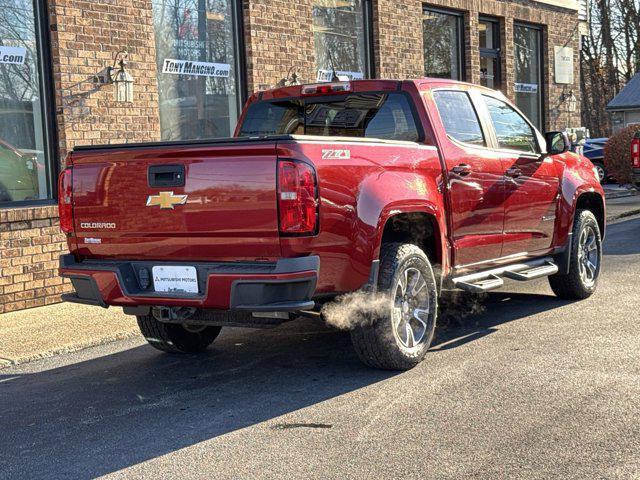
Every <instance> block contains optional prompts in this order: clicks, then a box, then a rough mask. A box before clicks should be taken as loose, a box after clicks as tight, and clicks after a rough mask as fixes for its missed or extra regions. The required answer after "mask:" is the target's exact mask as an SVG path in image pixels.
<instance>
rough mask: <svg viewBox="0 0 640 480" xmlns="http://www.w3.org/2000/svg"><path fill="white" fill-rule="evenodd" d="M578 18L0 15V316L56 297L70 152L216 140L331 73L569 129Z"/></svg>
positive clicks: (554, 6)
mask: <svg viewBox="0 0 640 480" xmlns="http://www.w3.org/2000/svg"><path fill="white" fill-rule="evenodd" d="M578 11H579V2H578V1H576V0H555V1H554V0H538V1H525V0H427V1H425V2H422V1H420V0H394V1H391V0H299V1H296V2H292V1H289V0H244V1H239V0H129V1H126V0H94V1H87V0H50V1H48V2H44V1H42V0H12V1H6V2H3V10H2V11H1V12H0V38H1V40H2V41H1V42H0V313H3V312H9V311H13V310H18V309H23V308H29V307H33V306H39V305H44V304H49V303H54V302H57V301H58V300H59V296H60V294H61V293H63V292H65V291H66V290H67V289H68V285H66V284H64V283H63V281H62V279H60V278H59V277H58V276H57V275H56V268H57V257H58V255H59V254H60V252H61V251H63V250H64V249H65V248H66V244H65V242H64V238H63V237H62V235H60V233H59V230H58V226H57V224H58V220H57V208H56V207H55V197H56V191H55V190H56V187H55V184H56V180H55V179H56V177H57V174H58V172H59V170H60V165H61V163H62V162H63V159H64V156H65V153H66V152H67V151H69V150H70V149H72V148H73V147H74V146H75V145H83V144H103V143H115V142H133V141H135V142H140V141H144V142H156V141H162V140H189V139H199V138H214V137H224V136H229V135H230V133H231V132H232V131H233V127H234V125H235V122H236V120H237V116H238V112H239V110H240V108H241V105H242V102H243V100H244V99H246V97H247V93H248V92H251V91H254V90H258V89H264V88H268V87H271V86H274V85H276V84H277V83H278V82H280V81H281V80H282V79H283V78H288V77H290V76H291V74H293V73H295V74H296V75H297V78H298V79H299V81H301V82H303V83H307V82H314V81H316V80H322V79H325V78H327V76H328V72H330V71H331V67H332V65H333V66H335V69H336V70H338V72H339V74H340V75H344V76H348V77H350V78H366V77H374V78H376V77H377V78H414V77H421V76H425V75H427V76H439V77H449V78H456V79H460V80H466V81H469V82H474V83H481V84H484V85H487V86H490V87H493V88H498V89H501V90H502V91H504V93H505V94H506V95H507V96H509V97H510V98H511V99H513V100H514V101H515V102H516V103H517V104H518V106H519V107H520V108H521V110H522V111H523V112H524V113H525V114H527V115H528V116H529V117H530V118H531V120H532V121H533V122H534V123H536V124H537V125H538V126H539V127H540V128H541V129H547V130H552V129H564V128H566V127H576V126H579V118H580V112H579V111H575V110H574V109H572V108H569V106H570V105H571V104H572V103H573V104H574V105H575V103H576V102H575V101H573V102H572V101H571V100H576V99H577V100H579V98H576V97H579V68H578V55H579V50H580V49H579V44H580V38H581V36H580V32H581V29H582V28H583V24H582V22H581V18H580V16H579V13H578ZM123 51H126V54H125V53H122V52H123ZM119 52H120V53H119ZM124 57H126V58H127V59H128V64H127V65H126V71H127V72H128V73H129V74H130V75H131V76H132V78H133V81H134V84H133V95H132V97H131V96H130V94H129V98H127V97H126V96H125V97H122V96H121V97H120V98H118V97H117V96H116V91H117V89H118V88H119V87H118V85H114V84H113V83H111V82H110V81H109V78H110V77H112V76H113V75H110V73H111V72H110V71H109V69H108V68H109V67H112V66H114V65H115V70H114V72H115V71H118V70H119V65H118V62H117V60H120V59H122V58H124ZM329 76H330V75H329ZM121 85H124V84H121ZM578 104H579V102H578Z"/></svg>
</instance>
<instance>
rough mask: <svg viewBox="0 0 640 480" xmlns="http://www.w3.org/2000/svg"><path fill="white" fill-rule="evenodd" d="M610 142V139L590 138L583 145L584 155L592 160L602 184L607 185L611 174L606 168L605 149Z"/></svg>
mask: <svg viewBox="0 0 640 480" xmlns="http://www.w3.org/2000/svg"><path fill="white" fill-rule="evenodd" d="M608 140H609V139H608V138H588V139H587V140H586V141H585V143H584V145H583V148H584V150H583V155H584V156H585V157H587V158H588V159H589V160H591V163H593V166H594V167H595V168H596V169H597V171H598V179H599V180H600V183H605V182H606V181H607V180H608V179H609V174H608V172H607V169H606V168H605V166H604V147H605V145H606V144H607V141H608Z"/></svg>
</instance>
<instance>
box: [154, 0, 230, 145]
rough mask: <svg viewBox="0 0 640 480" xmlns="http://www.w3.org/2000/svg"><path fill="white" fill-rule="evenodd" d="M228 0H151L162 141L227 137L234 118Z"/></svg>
mask: <svg viewBox="0 0 640 480" xmlns="http://www.w3.org/2000/svg"><path fill="white" fill-rule="evenodd" d="M235 16H236V13H235V8H234V2H233V0H184V1H181V2H170V1H167V0H153V25H154V31H155V39H156V52H157V53H156V54H157V63H158V88H159V96H160V98H159V101H160V125H161V129H162V139H163V140H195V139H202V138H216V137H228V136H230V135H231V133H232V132H233V127H234V126H235V124H236V122H237V119H238V107H239V103H238V102H239V98H238V95H239V92H238V90H239V87H238V79H237V77H236V70H237V69H236V64H237V48H236V45H235V41H234V38H235V25H236V22H235Z"/></svg>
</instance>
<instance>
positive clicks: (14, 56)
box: [0, 47, 27, 65]
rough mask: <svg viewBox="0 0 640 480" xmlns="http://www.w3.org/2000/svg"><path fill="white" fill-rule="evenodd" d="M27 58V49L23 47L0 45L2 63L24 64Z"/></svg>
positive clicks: (0, 60) (0, 61)
mask: <svg viewBox="0 0 640 480" xmlns="http://www.w3.org/2000/svg"><path fill="white" fill-rule="evenodd" d="M26 58H27V49H26V48H23V47H0V63H5V64H9V65H23V64H24V62H25V59H26Z"/></svg>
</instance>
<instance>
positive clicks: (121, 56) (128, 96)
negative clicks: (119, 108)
mask: <svg viewBox="0 0 640 480" xmlns="http://www.w3.org/2000/svg"><path fill="white" fill-rule="evenodd" d="M128 58H129V54H128V53H127V51H126V50H121V51H119V52H118V53H116V58H115V59H114V61H113V66H111V67H109V68H108V69H107V80H108V82H109V83H113V84H114V85H115V93H114V100H115V101H116V102H121V103H132V102H133V77H132V76H131V74H130V73H129V72H128V71H127V59H128Z"/></svg>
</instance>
